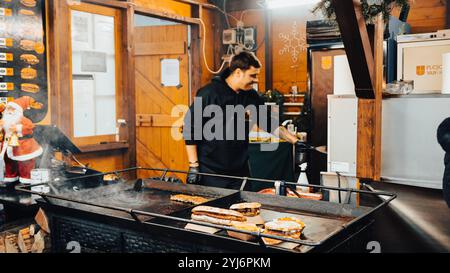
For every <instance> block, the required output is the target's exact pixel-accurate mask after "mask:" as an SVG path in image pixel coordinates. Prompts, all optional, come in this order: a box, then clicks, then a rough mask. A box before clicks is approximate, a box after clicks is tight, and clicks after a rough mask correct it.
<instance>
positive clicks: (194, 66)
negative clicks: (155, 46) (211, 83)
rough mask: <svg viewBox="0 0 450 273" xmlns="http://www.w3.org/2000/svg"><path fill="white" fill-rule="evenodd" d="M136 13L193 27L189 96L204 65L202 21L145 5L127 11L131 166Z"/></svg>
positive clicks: (134, 158)
mask: <svg viewBox="0 0 450 273" xmlns="http://www.w3.org/2000/svg"><path fill="white" fill-rule="evenodd" d="M135 14H139V15H143V16H149V17H153V18H158V19H162V20H166V21H172V22H177V23H182V24H184V25H187V26H190V27H191V37H190V39H191V41H190V48H188V50H189V51H190V56H189V57H190V64H191V67H190V69H189V81H190V87H189V93H190V94H189V98H190V97H191V96H193V95H194V92H195V91H196V90H198V89H200V87H201V75H202V66H201V63H200V57H201V55H200V49H201V47H200V42H201V37H200V23H199V21H198V20H196V19H192V18H187V17H183V16H178V15H174V14H169V13H162V12H159V11H157V10H154V9H149V8H143V7H134V6H131V7H130V8H129V9H128V12H127V16H126V17H127V24H128V25H127V28H126V29H127V32H128V35H127V36H128V39H129V40H128V41H129V44H128V47H129V50H128V52H127V62H126V63H127V71H128V75H127V81H128V88H129V91H128V93H129V100H130V102H133V103H129V105H130V108H129V111H130V115H129V121H130V122H129V136H130V137H129V143H130V148H129V149H128V153H129V156H128V157H129V163H130V166H135V165H136V164H137V155H136V130H137V126H136V105H135V103H134V101H135V99H136V90H135V88H136V87H135V75H134V71H135V59H134V58H135V56H134V55H135V47H134V16H135ZM124 36H125V35H124ZM195 71H197V72H198V71H199V72H200V73H194V72H195Z"/></svg>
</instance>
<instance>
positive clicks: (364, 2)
mask: <svg viewBox="0 0 450 273" xmlns="http://www.w3.org/2000/svg"><path fill="white" fill-rule="evenodd" d="M331 2H332V0H321V1H320V2H319V3H318V4H317V6H316V7H314V9H313V12H314V13H316V12H319V11H320V12H322V13H323V15H324V16H325V17H326V18H328V19H335V14H334V8H333V5H332V4H331ZM360 2H361V8H362V13H363V16H364V19H366V22H367V23H368V24H371V23H373V22H374V21H375V18H376V17H377V15H378V14H380V13H382V14H383V19H384V20H385V21H388V20H389V16H390V14H391V12H392V9H393V8H394V7H399V8H403V7H405V6H409V0H360Z"/></svg>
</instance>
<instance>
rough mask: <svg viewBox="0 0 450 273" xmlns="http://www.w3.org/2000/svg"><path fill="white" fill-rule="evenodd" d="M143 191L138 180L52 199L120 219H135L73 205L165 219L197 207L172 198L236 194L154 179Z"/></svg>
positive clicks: (140, 216) (145, 185)
mask: <svg viewBox="0 0 450 273" xmlns="http://www.w3.org/2000/svg"><path fill="white" fill-rule="evenodd" d="M143 183H144V187H143V188H142V189H141V190H136V189H135V180H133V181H125V182H122V183H115V184H112V185H106V186H102V187H98V188H95V189H85V190H80V191H73V190H67V189H66V190H64V191H59V192H58V195H61V196H63V197H66V198H67V199H72V200H58V199H55V198H51V197H50V199H51V202H54V204H58V205H62V206H67V207H70V208H77V209H81V210H85V211H89V212H95V213H99V214H107V215H111V216H114V217H120V218H132V216H130V214H129V213H126V212H123V211H117V210H111V209H108V208H104V207H95V206H90V205H85V204H80V203H76V202H73V201H83V202H84V201H85V202H89V203H94V204H101V205H102V206H105V207H120V208H124V209H132V210H138V211H144V212H150V213H158V214H162V215H170V214H172V213H174V212H177V211H180V210H184V209H189V208H192V207H194V205H193V204H188V203H182V202H176V201H171V200H170V197H171V196H172V195H175V194H186V195H195V196H201V197H205V198H207V199H210V200H214V199H217V198H220V197H223V196H226V195H229V194H232V193H235V192H236V191H232V190H227V189H221V188H208V187H202V186H197V185H186V184H180V183H171V182H163V181H157V180H152V179H144V180H143ZM137 217H138V218H139V220H141V221H147V220H149V219H151V218H153V217H151V216H143V215H137Z"/></svg>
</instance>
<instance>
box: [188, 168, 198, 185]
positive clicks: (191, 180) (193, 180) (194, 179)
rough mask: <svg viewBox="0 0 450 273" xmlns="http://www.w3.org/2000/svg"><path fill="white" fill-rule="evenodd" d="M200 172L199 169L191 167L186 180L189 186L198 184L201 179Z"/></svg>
mask: <svg viewBox="0 0 450 273" xmlns="http://www.w3.org/2000/svg"><path fill="white" fill-rule="evenodd" d="M199 172H200V169H199V167H189V173H188V176H187V178H186V182H187V183H188V184H198V183H199V182H200V178H201V175H199V174H198V173H199Z"/></svg>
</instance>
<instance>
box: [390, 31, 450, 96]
mask: <svg viewBox="0 0 450 273" xmlns="http://www.w3.org/2000/svg"><path fill="white" fill-rule="evenodd" d="M448 38H450V35H447V32H446V31H440V32H436V33H422V34H410V35H399V36H397V80H401V79H403V80H413V81H414V91H413V92H412V93H413V94H429V93H441V90H442V55H443V54H444V53H447V52H450V39H448Z"/></svg>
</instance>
